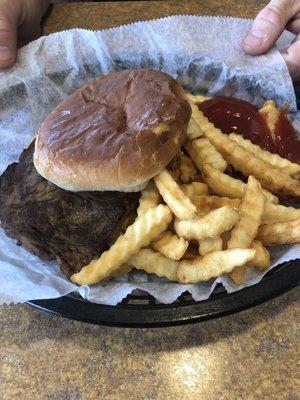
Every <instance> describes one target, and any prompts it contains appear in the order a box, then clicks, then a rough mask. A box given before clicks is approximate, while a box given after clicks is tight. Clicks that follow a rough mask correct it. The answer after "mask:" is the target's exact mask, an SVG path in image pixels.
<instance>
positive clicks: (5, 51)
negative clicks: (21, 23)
mask: <svg viewBox="0 0 300 400" xmlns="http://www.w3.org/2000/svg"><path fill="white" fill-rule="evenodd" d="M14 12H15V15H14V13H12V12H11V8H10V7H8V8H7V7H5V2H3V3H1V5H0V68H9V67H10V66H12V65H13V64H14V62H15V59H16V53H17V12H18V11H17V10H14Z"/></svg>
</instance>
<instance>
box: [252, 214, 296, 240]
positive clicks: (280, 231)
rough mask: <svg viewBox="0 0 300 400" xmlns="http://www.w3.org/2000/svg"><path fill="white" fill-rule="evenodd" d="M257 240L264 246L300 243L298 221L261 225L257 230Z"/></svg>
mask: <svg viewBox="0 0 300 400" xmlns="http://www.w3.org/2000/svg"><path fill="white" fill-rule="evenodd" d="M257 240H260V241H261V242H262V243H263V245H264V246H275V245H277V244H290V243H300V219H295V220H294V221H287V222H278V223H276V224H266V225H262V226H261V227H260V228H259V230H258V235H257Z"/></svg>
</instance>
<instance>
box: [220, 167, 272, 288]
mask: <svg viewBox="0 0 300 400" xmlns="http://www.w3.org/2000/svg"><path fill="white" fill-rule="evenodd" d="M265 201H266V198H265V196H264V195H263V192H262V190H261V186H260V183H259V182H258V181H257V180H256V179H255V178H254V177H253V176H251V175H250V176H249V178H248V183H247V185H246V187H245V193H244V196H243V198H242V203H241V205H240V209H239V213H240V220H239V221H238V223H237V224H236V225H235V227H234V228H233V230H232V232H231V237H230V240H229V242H228V248H229V249H235V248H246V249H247V248H250V247H251V246H252V243H253V240H254V238H255V237H256V235H257V231H258V228H259V226H260V225H261V221H262V215H263V212H264V207H265ZM244 274H245V266H244V265H242V266H239V267H238V268H235V269H234V270H233V271H232V272H231V273H230V274H229V276H230V278H231V279H232V280H233V281H234V282H235V283H237V284H240V283H242V282H243V281H244Z"/></svg>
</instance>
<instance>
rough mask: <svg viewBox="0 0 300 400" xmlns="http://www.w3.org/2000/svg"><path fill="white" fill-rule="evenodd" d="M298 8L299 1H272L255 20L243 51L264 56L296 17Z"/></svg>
mask: <svg viewBox="0 0 300 400" xmlns="http://www.w3.org/2000/svg"><path fill="white" fill-rule="evenodd" d="M297 3H298V5H297ZM297 8H299V2H298V0H297V1H295V0H271V1H270V3H269V4H268V5H267V6H266V7H265V8H264V9H263V10H261V11H260V13H259V14H258V15H257V17H256V18H255V20H254V22H253V25H252V27H251V30H250V32H249V33H248V35H247V36H246V38H245V39H244V42H243V50H244V51H245V52H246V53H248V54H262V53H265V52H266V51H268V50H269V49H270V48H271V47H272V46H273V45H274V44H275V42H276V40H277V39H278V37H279V36H280V34H281V33H282V32H283V30H284V28H285V26H286V24H287V22H288V21H289V20H290V19H291V18H292V17H293V16H294V15H295V13H296V12H297Z"/></svg>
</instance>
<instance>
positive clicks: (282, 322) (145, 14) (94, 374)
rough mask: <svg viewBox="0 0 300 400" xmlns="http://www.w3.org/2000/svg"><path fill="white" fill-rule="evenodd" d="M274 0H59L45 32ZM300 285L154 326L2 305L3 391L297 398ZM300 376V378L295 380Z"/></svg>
mask: <svg viewBox="0 0 300 400" xmlns="http://www.w3.org/2000/svg"><path fill="white" fill-rule="evenodd" d="M265 4H266V1H259V0H255V1H254V0H253V1H251V2H249V1H248V0H244V1H241V0H240V1H238V2H236V1H234V0H203V1H192V0H190V1H149V2H146V1H138V2H103V3H81V4H80V3H76V4H75V3H74V4H62V5H57V6H54V7H53V9H52V10H51V11H50V13H49V15H48V16H47V18H46V21H45V24H44V33H45V34H49V33H52V32H55V31H59V30H63V29H69V28H73V27H81V28H88V29H101V28H107V27H111V26H116V25H120V24H124V23H128V22H132V21H135V20H142V19H151V18H157V17H162V16H166V15H170V14H199V15H203V14H206V15H232V16H242V17H254V16H255V14H256V13H257V12H258V11H259V9H260V8H261V7H262V6H264V5H265ZM299 293H300V290H299V288H298V289H294V290H292V291H290V292H289V293H286V294H284V295H282V296H280V297H278V298H277V299H275V300H273V301H269V302H267V303H265V304H263V305H260V306H258V307H255V308H253V309H251V310H247V311H244V312H241V313H239V314H236V315H232V316H228V317H224V318H221V319H217V320H213V321H208V322H205V323H202V324H196V325H190V326H183V327H172V328H164V329H154V330H136V329H120V328H108V327H98V326H92V325H87V324H83V323H79V322H75V321H69V320H65V319H62V318H59V317H54V316H51V315H47V314H44V313H42V312H40V311H37V310H35V309H32V308H30V307H29V306H27V305H10V306H1V307H0V331H1V339H2V340H1V342H0V393H1V396H0V397H1V399H3V400H12V399H17V400H19V399H20V400H27V399H30V400H39V399H42V400H71V399H72V400H73V399H74V400H78V399H85V400H86V399H96V398H97V399H101V400H102V399H109V400H110V399H117V400H119V399H120V400H122V399H126V400H127V399H146V400H148V399H151V400H152V399H164V400H168V399H170V400H171V399H172V400H173V399H177V398H184V399H187V400H189V399H196V398H197V399H201V400H202V399H205V400H214V399H219V400H223V399H234V400H235V399H253V400H256V399H266V400H270V399H271V400H273V399H280V400H282V399H288V400H296V399H299V396H298V393H297V388H298V389H299V380H297V378H299V375H298V374H297V368H296V364H297V362H298V360H299V341H298V339H299V331H297V322H299V308H300V307H299V304H300V303H299ZM297 382H298V387H297Z"/></svg>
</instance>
